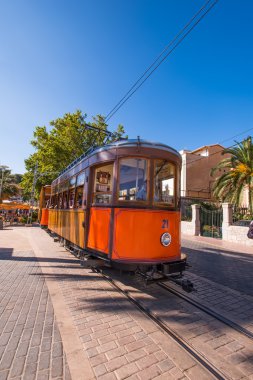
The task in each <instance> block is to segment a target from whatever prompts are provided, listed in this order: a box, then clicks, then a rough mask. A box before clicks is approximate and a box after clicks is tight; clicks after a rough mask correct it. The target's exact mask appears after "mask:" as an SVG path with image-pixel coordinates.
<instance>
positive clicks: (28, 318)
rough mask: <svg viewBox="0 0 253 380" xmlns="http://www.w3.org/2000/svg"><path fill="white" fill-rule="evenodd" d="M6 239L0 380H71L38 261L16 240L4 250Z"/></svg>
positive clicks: (1, 255)
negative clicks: (16, 247) (19, 247)
mask: <svg viewBox="0 0 253 380" xmlns="http://www.w3.org/2000/svg"><path fill="white" fill-rule="evenodd" d="M0 232H1V233H2V231H0ZM1 237H2V236H1V235H0V379H1V380H5V379H23V380H33V379H37V380H46V379H55V380H60V379H65V380H70V379H71V377H70V374H69V369H68V365H67V362H66V358H65V355H64V352H63V346H62V340H61V335H60V333H59V329H58V326H57V322H56V320H55V314H54V309H53V305H52V302H51V298H50V295H49V293H48V289H47V286H46V284H45V280H44V278H43V276H42V272H41V269H40V266H39V263H38V261H37V260H36V258H35V257H34V254H33V252H32V251H31V250H30V251H29V250H26V251H17V250H14V249H13V248H11V245H12V243H11V241H10V243H9V246H10V248H1ZM14 237H15V238H17V236H13V238H14Z"/></svg>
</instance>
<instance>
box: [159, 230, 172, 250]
mask: <svg viewBox="0 0 253 380" xmlns="http://www.w3.org/2000/svg"><path fill="white" fill-rule="evenodd" d="M160 241H161V244H162V245H163V246H164V247H168V245H170V243H171V235H170V234H169V233H168V232H165V233H164V234H162V235H161V238H160Z"/></svg>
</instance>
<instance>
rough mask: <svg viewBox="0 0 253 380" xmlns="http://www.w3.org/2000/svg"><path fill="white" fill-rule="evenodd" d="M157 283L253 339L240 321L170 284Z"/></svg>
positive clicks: (251, 334) (252, 334) (252, 335)
mask: <svg viewBox="0 0 253 380" xmlns="http://www.w3.org/2000/svg"><path fill="white" fill-rule="evenodd" d="M157 285H158V286H159V287H160V288H163V289H165V290H166V291H168V292H170V293H172V294H174V295H175V296H177V297H179V298H181V299H183V300H184V301H186V302H188V303H189V304H191V305H193V306H195V307H196V308H197V309H199V310H201V311H204V313H206V314H208V315H210V316H212V317H214V318H215V319H217V320H218V321H220V322H222V323H223V324H225V325H227V326H229V327H231V328H232V329H234V330H236V331H237V332H239V333H240V334H242V335H244V336H246V337H247V338H249V339H251V340H253V333H252V332H251V331H249V330H247V329H245V328H244V327H242V326H240V325H238V323H236V322H233V321H231V320H230V319H227V318H226V317H224V316H223V315H221V314H219V313H216V311H214V310H211V309H209V307H207V306H204V305H202V304H201V303H199V302H198V301H195V300H193V299H191V298H190V297H188V296H187V295H186V294H182V293H181V292H179V291H177V290H176V289H174V288H171V287H170V286H169V285H167V284H164V283H162V282H158V283H157Z"/></svg>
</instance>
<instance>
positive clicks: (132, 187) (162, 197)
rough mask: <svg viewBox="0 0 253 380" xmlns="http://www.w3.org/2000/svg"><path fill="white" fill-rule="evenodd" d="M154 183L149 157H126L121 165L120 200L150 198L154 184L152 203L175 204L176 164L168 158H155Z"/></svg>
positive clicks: (171, 205) (142, 200)
mask: <svg viewBox="0 0 253 380" xmlns="http://www.w3.org/2000/svg"><path fill="white" fill-rule="evenodd" d="M153 162H154V166H153V168H154V174H153V176H152V178H153V184H151V182H150V180H149V175H150V174H151V173H149V171H148V166H149V165H148V163H149V160H147V159H139V158H125V159H121V160H120V165H119V194H118V199H119V200H120V201H140V202H145V201H149V200H150V197H149V195H150V193H151V192H150V190H151V185H152V186H153V191H152V193H153V199H152V203H153V204H154V205H157V206H159V204H163V205H166V206H170V207H174V206H175V173H176V168H175V165H174V164H172V163H171V162H168V161H167V160H158V159H157V160H154V161H153Z"/></svg>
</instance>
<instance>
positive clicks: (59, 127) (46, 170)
mask: <svg viewBox="0 0 253 380" xmlns="http://www.w3.org/2000/svg"><path fill="white" fill-rule="evenodd" d="M86 118H87V115H86V114H84V115H83V114H82V112H81V111H80V110H77V111H76V112H75V113H66V114H65V115H64V116H63V117H61V118H58V119H56V120H53V121H51V122H50V128H49V130H48V129H47V128H46V126H43V127H40V126H37V127H36V128H35V131H34V133H33V136H34V138H33V140H32V141H31V144H32V146H33V147H34V148H35V152H34V153H33V154H31V155H30V156H29V157H28V158H27V159H26V160H25V166H26V170H27V172H26V173H25V174H24V176H23V179H22V183H21V186H22V188H23V191H24V197H25V198H29V197H30V193H31V190H32V185H33V179H34V171H35V167H36V163H37V165H38V173H40V175H39V176H38V180H37V182H36V190H37V195H38V193H39V191H40V188H41V186H43V185H46V184H50V183H51V182H52V180H53V179H54V178H56V177H57V175H58V173H59V172H61V171H62V170H63V169H64V168H65V167H66V166H68V165H69V164H70V163H71V162H72V161H74V160H75V159H76V158H78V157H80V156H81V155H82V154H83V153H84V152H86V151H87V150H88V149H89V148H91V147H94V146H99V145H102V144H103V143H104V140H105V138H106V136H107V135H106V133H103V131H107V124H106V123H105V118H104V117H103V116H101V115H97V116H95V117H93V121H92V123H90V125H92V126H93V127H95V128H96V129H95V130H89V129H87V123H86ZM124 133H125V131H124V128H123V126H122V125H119V126H118V128H117V130H116V132H114V133H113V136H111V137H110V138H109V140H108V142H111V141H116V140H118V139H119V138H121V137H123V135H124Z"/></svg>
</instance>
